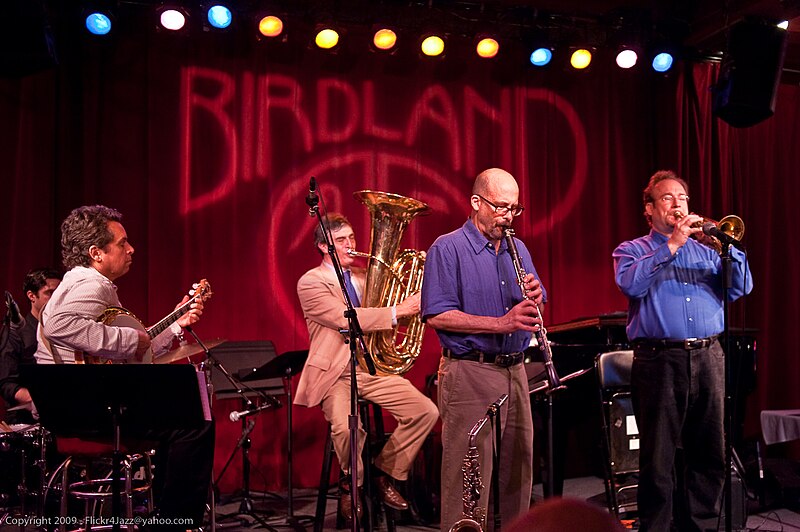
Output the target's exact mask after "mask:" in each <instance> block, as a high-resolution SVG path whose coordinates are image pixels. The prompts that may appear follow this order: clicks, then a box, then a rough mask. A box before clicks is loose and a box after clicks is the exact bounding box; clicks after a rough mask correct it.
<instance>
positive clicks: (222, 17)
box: [208, 5, 233, 29]
mask: <svg viewBox="0 0 800 532" xmlns="http://www.w3.org/2000/svg"><path fill="white" fill-rule="evenodd" d="M231 21H233V15H231V10H230V9H228V8H227V7H225V6H221V5H216V6H213V7H211V8H210V9H209V10H208V23H209V24H211V25H212V26H214V27H215V28H219V29H224V28H227V27H228V26H230V25H231Z"/></svg>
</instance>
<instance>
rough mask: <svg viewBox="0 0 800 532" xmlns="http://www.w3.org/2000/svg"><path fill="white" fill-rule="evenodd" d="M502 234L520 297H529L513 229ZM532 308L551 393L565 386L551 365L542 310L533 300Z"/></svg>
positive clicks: (537, 340) (551, 352)
mask: <svg viewBox="0 0 800 532" xmlns="http://www.w3.org/2000/svg"><path fill="white" fill-rule="evenodd" d="M503 236H504V237H505V239H506V244H507V245H508V253H509V254H510V255H511V262H513V263H514V271H515V272H516V274H517V284H518V285H519V288H520V290H522V298H523V299H530V298H528V296H527V295H526V294H525V282H524V279H525V275H527V273H526V272H525V267H524V266H523V265H522V260H521V259H520V258H519V252H518V251H517V244H516V242H514V230H513V229H511V228H510V227H507V228H505V229H503ZM533 308H534V309H535V311H536V315H535V317H536V318H538V319H539V321H540V322H541V325H539V330H538V331H536V332H535V333H534V335H535V336H536V342H537V344H538V346H539V350H540V351H541V352H542V358H543V359H544V369H545V370H546V371H547V393H553V392H555V391H556V390H563V389H564V388H566V386H564V385H563V384H561V379H559V377H558V373H556V368H555V366H553V351H552V349H551V347H550V341H549V340H548V339H547V329H545V327H544V320H542V312H541V310H539V305H537V304H536V303H535V302H534V305H533Z"/></svg>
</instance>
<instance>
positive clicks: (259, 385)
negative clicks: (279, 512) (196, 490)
mask: <svg viewBox="0 0 800 532" xmlns="http://www.w3.org/2000/svg"><path fill="white" fill-rule="evenodd" d="M209 351H210V353H211V362H212V364H211V383H212V386H213V389H214V396H215V397H216V398H217V399H230V398H237V399H241V408H242V409H244V410H247V409H249V408H251V407H252V406H253V405H252V402H251V401H250V399H252V398H263V397H264V395H265V394H266V395H278V394H280V393H281V390H280V388H281V386H282V382H281V380H280V379H278V378H273V379H258V380H252V379H251V380H250V382H248V383H247V384H244V382H243V380H244V378H245V376H249V375H252V374H253V372H254V371H256V369H258V368H259V367H261V366H262V365H263V364H264V363H265V362H267V361H269V360H273V359H275V345H274V344H273V343H272V342H271V341H269V340H251V341H239V342H225V343H224V344H222V345H220V346H219V347H214V348H212V349H210V350H209ZM223 368H224V371H223ZM226 374H227V375H226ZM229 377H230V378H229ZM265 404H266V403H265ZM267 407H269V406H267ZM267 407H265V409H266V408H267ZM246 418H247V416H243V417H241V420H242V433H241V436H240V437H239V440H238V442H237V444H236V447H234V449H233V452H232V453H231V454H230V456H229V457H228V460H227V461H226V462H225V465H224V466H223V468H222V471H220V473H219V475H217V478H216V479H215V480H214V485H215V486H218V485H219V482H220V480H221V479H222V477H223V476H224V475H225V472H226V471H227V469H228V466H230V464H231V462H232V460H233V458H234V457H235V456H236V453H237V452H238V451H239V449H241V451H242V488H241V498H242V500H241V503H240V505H239V511H238V512H236V513H234V514H229V515H224V516H220V519H226V518H229V517H233V516H240V515H248V516H250V517H252V518H253V519H254V520H255V521H256V522H258V523H259V524H260V525H261V526H263V527H264V528H266V529H268V530H271V529H272V527H271V526H269V524H268V523H267V522H266V521H265V520H264V519H263V518H262V517H261V516H259V515H257V513H256V511H255V508H254V504H253V498H252V494H251V492H250V469H251V464H250V447H251V441H250V433H251V432H252V431H253V429H254V428H255V419H254V418H253V419H249V420H248V419H246ZM235 498H236V497H234V499H235ZM220 527H221V528H222V525H220Z"/></svg>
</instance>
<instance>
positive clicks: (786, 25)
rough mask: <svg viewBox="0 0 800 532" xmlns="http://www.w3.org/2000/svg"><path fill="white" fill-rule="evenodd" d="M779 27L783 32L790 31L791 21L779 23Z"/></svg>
mask: <svg viewBox="0 0 800 532" xmlns="http://www.w3.org/2000/svg"><path fill="white" fill-rule="evenodd" d="M778 27H779V28H780V29H782V30H788V29H789V21H788V20H784V21H782V22H779V23H778Z"/></svg>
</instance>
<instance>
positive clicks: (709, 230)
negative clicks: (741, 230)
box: [703, 222, 744, 251]
mask: <svg viewBox="0 0 800 532" xmlns="http://www.w3.org/2000/svg"><path fill="white" fill-rule="evenodd" d="M703 232H704V233H705V234H707V235H708V236H713V237H714V238H716V239H717V240H719V241H720V242H722V244H723V245H725V246H727V245H728V244H733V246H734V247H735V248H738V249H740V250H742V251H744V245H742V243H741V242H739V241H738V240H736V239H735V238H733V237H732V236H731V235H729V234H727V233H725V232H723V231H720V229H719V227H717V226H716V225H715V224H714V222H706V223H704V224H703Z"/></svg>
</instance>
